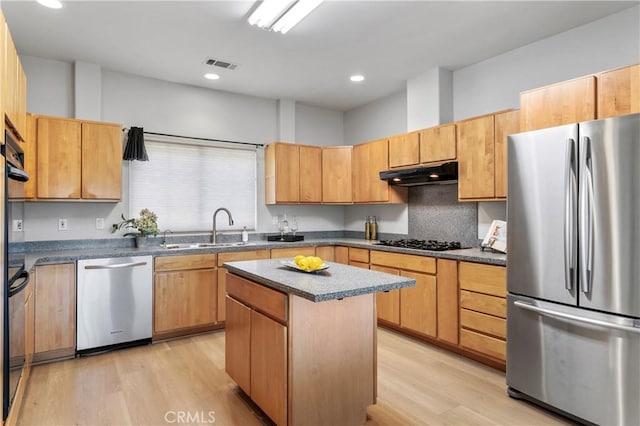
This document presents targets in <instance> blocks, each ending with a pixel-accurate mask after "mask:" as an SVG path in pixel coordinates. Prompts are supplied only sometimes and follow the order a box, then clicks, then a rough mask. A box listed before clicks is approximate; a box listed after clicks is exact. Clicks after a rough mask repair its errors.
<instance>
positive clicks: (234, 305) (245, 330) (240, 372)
mask: <svg viewBox="0 0 640 426" xmlns="http://www.w3.org/2000/svg"><path fill="white" fill-rule="evenodd" d="M226 311H227V321H226V323H225V332H224V333H225V335H224V343H225V345H224V364H225V371H226V372H227V374H229V376H231V378H232V379H233V381H235V382H236V383H237V384H238V386H240V388H241V389H242V390H243V391H245V392H246V393H247V394H248V395H251V355H250V354H251V309H250V308H248V307H247V306H245V305H243V304H242V303H240V302H238V301H237V300H235V299H233V298H231V297H229V296H227V297H226Z"/></svg>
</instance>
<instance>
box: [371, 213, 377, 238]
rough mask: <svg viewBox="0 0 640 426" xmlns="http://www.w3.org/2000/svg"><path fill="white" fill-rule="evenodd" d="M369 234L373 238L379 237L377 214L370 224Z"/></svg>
mask: <svg viewBox="0 0 640 426" xmlns="http://www.w3.org/2000/svg"><path fill="white" fill-rule="evenodd" d="M369 234H370V237H371V239H372V240H377V239H378V221H377V220H376V217H375V216H373V220H372V221H371V224H370V225H369Z"/></svg>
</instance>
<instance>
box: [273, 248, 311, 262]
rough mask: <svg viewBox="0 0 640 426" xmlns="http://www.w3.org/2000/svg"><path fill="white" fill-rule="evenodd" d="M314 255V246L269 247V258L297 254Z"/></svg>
mask: <svg viewBox="0 0 640 426" xmlns="http://www.w3.org/2000/svg"><path fill="white" fill-rule="evenodd" d="M299 254H301V255H303V256H315V255H316V248H315V247H287V248H275V249H271V258H272V259H278V258H282V257H295V256H297V255H299Z"/></svg>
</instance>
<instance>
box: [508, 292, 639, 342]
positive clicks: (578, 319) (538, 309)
mask: <svg viewBox="0 0 640 426" xmlns="http://www.w3.org/2000/svg"><path fill="white" fill-rule="evenodd" d="M513 304H514V305H515V306H517V307H519V308H522V309H525V310H528V311H533V312H537V313H539V314H541V315H546V316H551V317H556V318H562V319H567V320H570V321H575V322H580V323H584V324H589V325H596V326H599V327H605V328H614V329H616V330H621V331H628V332H631V333H638V334H640V328H638V327H633V326H628V325H622V324H615V323H611V322H607V321H601V320H597V319H592V318H585V317H581V316H578V315H573V314H568V313H565V312H558V311H554V310H553V309H547V308H541V307H539V306H535V305H532V304H530V303H526V302H522V301H519V300H516V301H515V302H513Z"/></svg>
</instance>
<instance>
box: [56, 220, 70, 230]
mask: <svg viewBox="0 0 640 426" xmlns="http://www.w3.org/2000/svg"><path fill="white" fill-rule="evenodd" d="M67 229H68V228H67V219H58V231H66V230H67Z"/></svg>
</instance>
